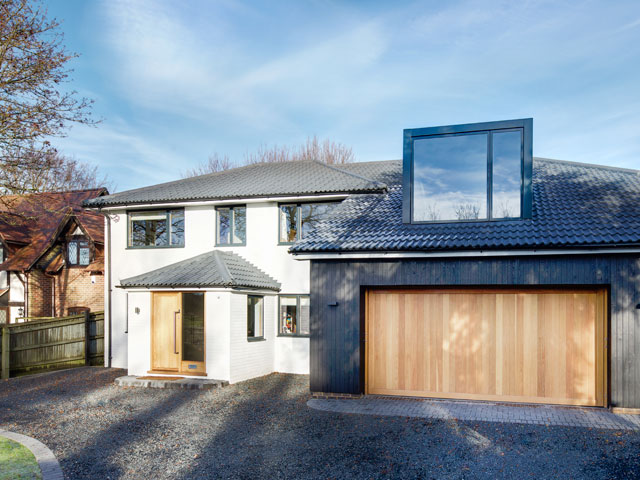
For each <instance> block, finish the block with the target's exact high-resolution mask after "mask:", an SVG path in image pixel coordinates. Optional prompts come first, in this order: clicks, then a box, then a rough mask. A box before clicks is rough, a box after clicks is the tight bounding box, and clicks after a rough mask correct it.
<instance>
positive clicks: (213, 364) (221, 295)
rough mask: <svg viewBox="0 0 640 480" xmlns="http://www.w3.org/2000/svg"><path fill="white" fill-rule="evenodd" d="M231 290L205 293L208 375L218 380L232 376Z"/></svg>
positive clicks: (228, 378)
mask: <svg viewBox="0 0 640 480" xmlns="http://www.w3.org/2000/svg"><path fill="white" fill-rule="evenodd" d="M232 297H233V294H231V293H229V292H207V293H206V294H205V307H204V310H205V316H206V324H205V338H206V347H205V350H206V357H207V358H206V368H207V377H208V378H214V379H216V380H227V381H229V380H230V378H231V367H230V359H231V354H230V351H231V321H230V317H231V298H232Z"/></svg>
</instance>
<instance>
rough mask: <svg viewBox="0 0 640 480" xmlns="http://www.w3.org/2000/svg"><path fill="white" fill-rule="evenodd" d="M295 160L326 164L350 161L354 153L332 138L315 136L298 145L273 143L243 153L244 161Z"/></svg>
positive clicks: (353, 158)
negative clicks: (252, 151)
mask: <svg viewBox="0 0 640 480" xmlns="http://www.w3.org/2000/svg"><path fill="white" fill-rule="evenodd" d="M295 160H316V161H318V162H323V163H327V164H330V165H331V164H342V163H351V162H353V161H354V160H355V155H354V154H353V150H352V149H351V147H348V146H346V145H344V144H342V143H339V142H335V141H333V140H329V139H325V140H319V139H318V137H317V136H315V135H314V136H313V137H309V138H307V140H306V142H305V143H304V144H302V145H299V146H298V147H289V146H286V145H285V146H281V145H274V146H273V147H265V146H261V147H260V148H259V149H258V150H257V151H256V152H254V153H247V154H245V163H246V164H247V165H250V164H253V163H263V162H266V163H270V162H291V161H295Z"/></svg>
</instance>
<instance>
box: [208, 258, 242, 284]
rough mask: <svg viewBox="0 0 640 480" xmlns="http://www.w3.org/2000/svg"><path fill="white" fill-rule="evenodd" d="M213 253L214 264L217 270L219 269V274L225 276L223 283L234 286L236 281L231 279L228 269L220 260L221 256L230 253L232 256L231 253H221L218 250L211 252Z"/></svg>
mask: <svg viewBox="0 0 640 480" xmlns="http://www.w3.org/2000/svg"><path fill="white" fill-rule="evenodd" d="M211 253H213V258H214V260H215V262H216V264H217V265H218V268H219V269H220V273H222V276H223V277H224V276H226V277H227V278H226V281H225V283H226V284H227V285H235V284H236V281H235V279H234V278H233V276H232V275H231V272H230V271H229V267H227V264H226V262H225V261H224V260H223V259H222V255H226V254H227V253H231V255H234V254H233V253H232V252H222V251H220V250H212V252H211Z"/></svg>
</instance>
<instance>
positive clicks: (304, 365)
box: [275, 325, 309, 374]
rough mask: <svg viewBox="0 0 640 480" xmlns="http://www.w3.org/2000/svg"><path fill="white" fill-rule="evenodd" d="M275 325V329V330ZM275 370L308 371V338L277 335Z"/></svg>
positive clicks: (287, 371) (283, 371)
mask: <svg viewBox="0 0 640 480" xmlns="http://www.w3.org/2000/svg"><path fill="white" fill-rule="evenodd" d="M277 328H278V327H277V325H276V331H277ZM275 370H276V372H280V373H302V374H308V373H309V338H305V337H285V336H282V337H277V338H276V358H275Z"/></svg>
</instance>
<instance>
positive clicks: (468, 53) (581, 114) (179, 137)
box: [64, 0, 640, 188]
mask: <svg viewBox="0 0 640 480" xmlns="http://www.w3.org/2000/svg"><path fill="white" fill-rule="evenodd" d="M78 5H82V6H83V8H98V9H99V12H93V13H94V15H85V16H84V17H83V20H86V19H87V18H89V19H91V20H92V21H94V22H95V25H93V26H92V28H90V29H88V30H89V31H90V32H89V33H91V34H92V35H91V36H89V34H87V37H86V39H87V41H90V42H96V43H97V42H100V45H101V46H102V52H103V58H100V63H101V65H102V66H101V68H100V70H96V72H95V75H96V76H100V80H101V81H102V82H103V83H104V84H105V85H106V86H105V87H104V88H102V89H100V87H99V85H101V84H100V82H98V81H94V82H90V81H89V82H88V83H86V84H81V85H79V86H78V87H79V88H80V89H81V90H87V91H91V90H93V91H95V92H96V96H98V98H99V99H100V101H99V105H98V104H97V107H100V108H102V109H103V110H104V112H102V111H99V112H98V113H99V114H102V115H103V116H104V117H105V122H104V123H103V124H102V125H101V126H100V127H98V129H97V130H91V131H90V132H85V130H83V129H75V130H74V131H72V133H71V135H70V137H69V139H67V140H65V141H64V142H65V143H64V144H65V145H66V147H65V148H67V149H70V150H74V152H70V153H75V154H76V155H78V156H80V155H82V156H84V157H86V158H87V159H89V158H93V161H96V162H100V163H101V164H102V165H104V166H105V168H109V169H114V171H115V172H117V173H116V175H122V176H123V178H124V181H123V182H119V183H120V184H121V185H122V186H123V187H124V188H129V187H134V186H137V185H139V184H142V183H152V182H154V181H161V180H166V179H169V178H171V177H177V176H178V175H179V171H178V169H177V168H176V165H180V166H181V167H180V168H183V169H184V168H186V167H188V166H189V165H190V164H194V163H196V162H199V161H201V160H203V159H204V158H206V156H207V154H209V153H211V152H213V151H214V150H217V151H219V152H220V153H229V154H230V155H231V156H232V157H241V155H242V154H243V153H244V152H245V151H247V150H252V149H254V148H256V147H257V146H258V145H260V144H263V143H272V144H273V143H279V144H283V143H297V142H299V141H301V140H303V139H304V138H305V137H306V136H308V135H313V134H319V135H321V136H331V137H332V138H334V139H336V140H339V141H342V142H344V143H347V144H350V145H352V146H353V147H354V151H355V152H356V155H357V156H358V157H359V158H361V159H363V160H372V159H379V158H398V157H399V156H400V155H401V131H402V128H406V127H417V126H429V125H438V124H446V123H458V122H473V121H485V120H497V119H503V118H516V117H522V116H533V117H534V120H535V141H536V143H535V145H534V154H539V155H545V156H552V157H560V158H566V159H573V160H580V161H587V162H589V161H593V162H597V161H602V162H606V163H612V164H622V165H626V166H631V165H630V164H631V163H633V162H634V161H636V160H637V158H638V157H639V156H640V144H639V142H640V140H638V139H637V135H636V134H634V128H635V125H638V124H640V109H638V106H640V91H639V90H638V88H637V85H638V84H639V83H640V42H638V41H637V40H638V31H639V30H638V28H639V27H640V20H638V18H640V4H638V3H637V2H634V1H631V0H629V1H622V2H615V3H613V2H597V1H580V2H575V1H569V0H555V1H546V0H543V1H525V2H508V1H496V2H491V3H490V4H488V3H487V2H483V1H479V0H461V1H452V2H429V3H425V2H415V3H414V2H411V3H404V2H396V3H394V4H392V5H387V4H384V3H379V4H371V3H370V4H366V5H360V4H344V3H333V2H331V1H328V2H327V1H322V2H312V3H304V4H303V3H295V4H286V5H285V4H279V3H278V2H256V3H251V4H246V3H237V2H235V1H233V0H229V1H226V2H209V1H204V0H192V1H190V2H180V3H176V2H170V1H168V0H154V1H151V0H137V1H129V0H110V1H104V2H102V3H101V4H99V7H94V6H91V5H89V6H86V4H84V3H83V2H80V3H79V4H78ZM98 13H99V14H98ZM67 25H68V24H67ZM85 28H86V27H85ZM80 47H81V46H80ZM72 49H74V50H77V51H80V52H81V53H82V49H81V48H75V47H73V46H72ZM94 62H95V59H94ZM96 63H98V62H96ZM595 132H598V135H595V134H594V133H595ZM616 137H617V138H616ZM122 159H126V162H130V163H132V165H129V164H128V163H127V164H126V165H125V164H124V163H125V162H123V161H122ZM118 162H119V163H118ZM133 164H135V165H133ZM151 166H152V168H150V167H151ZM121 171H122V172H126V173H121Z"/></svg>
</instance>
